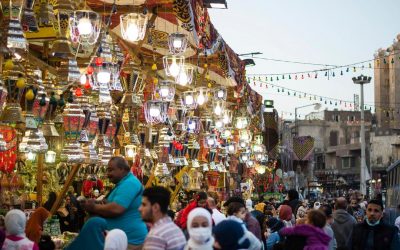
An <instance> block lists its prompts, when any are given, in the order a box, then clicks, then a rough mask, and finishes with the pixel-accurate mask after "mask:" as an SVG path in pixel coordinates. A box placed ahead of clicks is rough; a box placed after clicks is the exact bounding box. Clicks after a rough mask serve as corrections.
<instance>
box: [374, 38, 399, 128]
mask: <svg viewBox="0 0 400 250" xmlns="http://www.w3.org/2000/svg"><path fill="white" fill-rule="evenodd" d="M399 54H400V34H399V35H397V39H395V41H394V42H393V44H392V45H391V46H390V47H388V48H387V49H379V50H378V52H377V53H376V54H375V60H374V90H375V113H376V120H377V128H379V129H392V130H399V131H400V60H399V59H398V58H399Z"/></svg>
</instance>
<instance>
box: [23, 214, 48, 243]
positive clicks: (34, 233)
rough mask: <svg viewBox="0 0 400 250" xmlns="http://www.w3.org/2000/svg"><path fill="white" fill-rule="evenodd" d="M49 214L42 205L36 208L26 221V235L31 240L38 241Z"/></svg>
mask: <svg viewBox="0 0 400 250" xmlns="http://www.w3.org/2000/svg"><path fill="white" fill-rule="evenodd" d="M49 216H50V212H49V211H47V209H45V208H43V207H39V208H37V209H36V210H35V212H33V213H32V214H31V217H30V218H29V220H28V222H27V223H26V230H25V233H26V237H28V239H30V240H31V241H34V242H36V243H39V241H40V237H41V236H42V232H43V224H44V222H45V221H46V219H47V218H48V217H49Z"/></svg>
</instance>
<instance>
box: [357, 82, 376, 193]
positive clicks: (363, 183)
mask: <svg viewBox="0 0 400 250" xmlns="http://www.w3.org/2000/svg"><path fill="white" fill-rule="evenodd" d="M352 80H353V83H354V84H360V92H361V93H360V96H361V104H360V106H361V107H360V108H361V169H360V191H361V193H362V194H363V195H366V194H367V184H366V181H367V180H369V179H370V176H369V173H368V167H367V162H366V161H365V121H364V84H368V83H370V82H371V77H370V76H364V75H360V76H359V77H353V79H352ZM370 173H371V174H372V171H371V170H370Z"/></svg>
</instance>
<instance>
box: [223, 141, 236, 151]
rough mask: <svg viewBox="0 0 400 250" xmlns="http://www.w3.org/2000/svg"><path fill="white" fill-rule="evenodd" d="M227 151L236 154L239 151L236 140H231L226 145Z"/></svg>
mask: <svg viewBox="0 0 400 250" xmlns="http://www.w3.org/2000/svg"><path fill="white" fill-rule="evenodd" d="M226 151H227V152H228V154H236V152H237V144H236V142H229V143H228V144H227V145H226Z"/></svg>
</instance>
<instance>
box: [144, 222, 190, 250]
mask: <svg viewBox="0 0 400 250" xmlns="http://www.w3.org/2000/svg"><path fill="white" fill-rule="evenodd" d="M185 245H186V238H185V235H184V234H183V232H182V230H181V229H180V228H179V227H178V226H177V225H176V224H175V223H174V222H173V221H172V220H171V218H170V217H169V216H165V217H164V218H162V219H160V220H158V221H157V222H156V223H154V225H153V227H152V228H151V229H150V232H149V234H148V235H147V237H146V239H145V241H144V245H143V250H158V249H160V250H161V249H166V250H182V249H183V248H184V247H185Z"/></svg>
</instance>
